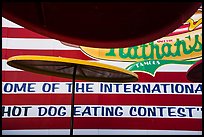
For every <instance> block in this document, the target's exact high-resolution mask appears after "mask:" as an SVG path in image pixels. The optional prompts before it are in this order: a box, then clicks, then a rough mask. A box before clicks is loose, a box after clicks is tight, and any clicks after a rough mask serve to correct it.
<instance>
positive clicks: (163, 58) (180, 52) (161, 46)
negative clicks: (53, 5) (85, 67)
mask: <svg viewBox="0 0 204 137" xmlns="http://www.w3.org/2000/svg"><path fill="white" fill-rule="evenodd" d="M80 48H81V50H82V51H83V52H84V53H86V54H87V55H89V56H91V57H93V58H97V59H103V60H113V61H126V62H134V63H133V64H132V65H130V66H128V67H127V68H126V69H128V70H130V71H135V70H141V69H146V70H147V71H149V72H148V73H149V74H152V75H154V73H155V70H156V69H157V68H158V67H159V66H161V65H164V64H193V63H195V62H196V61H195V60H196V59H201V58H202V9H201V8H200V9H198V11H197V12H196V13H195V14H194V15H193V16H192V17H191V18H190V19H188V20H187V21H186V22H185V23H184V24H183V25H182V26H181V27H179V28H178V29H177V30H175V31H174V32H172V33H170V34H169V35H168V36H166V37H163V38H161V39H158V40H156V41H152V42H149V43H145V44H142V45H139V46H133V47H128V48H110V49H101V48H90V47H83V46H80ZM138 63H139V64H140V66H141V64H143V65H142V68H140V69H139V64H138ZM149 64H151V67H152V65H154V67H155V68H154V69H153V70H150V69H149V68H147V67H144V66H147V65H148V66H149ZM155 65H156V66H155ZM141 71H145V70H141Z"/></svg>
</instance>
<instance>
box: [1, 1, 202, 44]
mask: <svg viewBox="0 0 204 137" xmlns="http://www.w3.org/2000/svg"><path fill="white" fill-rule="evenodd" d="M200 6H201V2H131V3H130V2H129V3H128V2H117V3H112V2H80V3H79V2H57V1H56V2H47V1H35V2H14V1H13V2H10V1H3V3H2V15H3V17H5V18H7V19H9V20H11V21H13V22H15V23H17V24H19V25H21V26H23V27H25V28H27V29H30V30H32V31H34V32H37V33H39V34H42V35H45V36H47V37H50V38H54V39H57V40H60V41H63V42H66V43H70V44H74V45H80V46H87V47H95V48H122V47H123V48H124V47H130V46H135V45H141V44H144V43H147V42H150V41H154V40H156V39H159V38H161V37H164V36H166V35H168V34H169V33H171V32H173V31H174V30H176V29H177V28H179V27H180V26H181V25H182V24H183V23H184V22H186V21H187V20H188V19H189V18H190V17H191V16H192V15H193V14H194V13H195V12H196V10H197V9H198V8H199V7H200Z"/></svg>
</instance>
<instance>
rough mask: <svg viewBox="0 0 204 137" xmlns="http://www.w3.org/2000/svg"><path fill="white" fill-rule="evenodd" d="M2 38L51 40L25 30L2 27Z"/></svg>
mask: <svg viewBox="0 0 204 137" xmlns="http://www.w3.org/2000/svg"><path fill="white" fill-rule="evenodd" d="M2 38H38V39H50V38H48V37H46V36H43V35H40V34H38V33H35V32H33V31H30V30H28V29H25V28H7V27H2Z"/></svg>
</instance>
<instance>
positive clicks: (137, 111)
mask: <svg viewBox="0 0 204 137" xmlns="http://www.w3.org/2000/svg"><path fill="white" fill-rule="evenodd" d="M74 107H75V116H74V117H98V118H99V117H101V118H103V117H109V118H111V117H114V118H116V117H117V118H170V119H172V118H174V119H175V118H179V119H180V118H184V119H186V118H187V119H202V110H201V109H202V106H147V105H139V106H138V105H75V106H74ZM2 108H3V109H2V118H35V117H42V118H43V117H70V113H71V112H70V109H71V106H70V105H52V106H50V105H15V106H11V105H4V106H2ZM13 114H15V115H13Z"/></svg>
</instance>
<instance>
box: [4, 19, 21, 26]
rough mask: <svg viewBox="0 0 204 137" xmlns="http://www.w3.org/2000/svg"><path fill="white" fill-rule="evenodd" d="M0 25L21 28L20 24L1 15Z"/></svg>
mask: <svg viewBox="0 0 204 137" xmlns="http://www.w3.org/2000/svg"><path fill="white" fill-rule="evenodd" d="M2 27H8V28H23V27H22V26H20V25H18V24H16V23H14V22H12V21H10V20H8V19H6V18H4V17H2Z"/></svg>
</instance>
